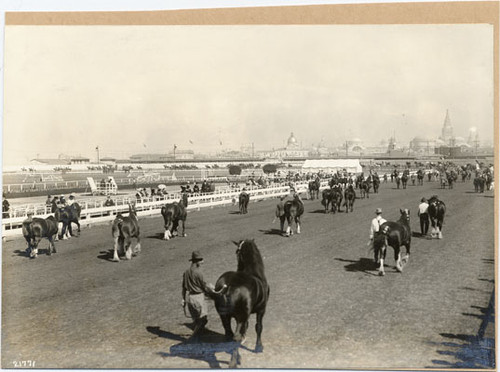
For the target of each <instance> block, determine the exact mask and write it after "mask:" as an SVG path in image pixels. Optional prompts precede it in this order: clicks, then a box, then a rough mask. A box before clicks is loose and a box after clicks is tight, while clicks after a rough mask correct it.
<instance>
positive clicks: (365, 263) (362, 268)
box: [335, 257, 378, 276]
mask: <svg viewBox="0 0 500 372" xmlns="http://www.w3.org/2000/svg"><path fill="white" fill-rule="evenodd" d="M335 260H337V261H340V262H349V264H347V265H345V266H344V268H345V270H346V271H351V272H364V273H365V274H367V275H374V276H378V272H377V273H375V272H373V271H376V270H377V269H378V265H377V264H376V263H375V262H374V261H373V260H372V259H370V258H364V257H362V258H360V259H359V260H358V261H354V260H345V259H343V258H336V259H335Z"/></svg>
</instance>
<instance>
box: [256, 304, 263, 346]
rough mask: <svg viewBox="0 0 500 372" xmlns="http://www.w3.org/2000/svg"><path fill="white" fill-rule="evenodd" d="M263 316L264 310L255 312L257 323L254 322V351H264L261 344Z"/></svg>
mask: <svg viewBox="0 0 500 372" xmlns="http://www.w3.org/2000/svg"><path fill="white" fill-rule="evenodd" d="M263 318H264V312H260V313H257V323H255V332H256V333H257V342H256V343H255V352H256V353H262V352H263V351H264V346H262V340H261V338H260V337H261V334H262V328H263V327H262V319H263Z"/></svg>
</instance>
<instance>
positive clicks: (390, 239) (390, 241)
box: [373, 209, 411, 276]
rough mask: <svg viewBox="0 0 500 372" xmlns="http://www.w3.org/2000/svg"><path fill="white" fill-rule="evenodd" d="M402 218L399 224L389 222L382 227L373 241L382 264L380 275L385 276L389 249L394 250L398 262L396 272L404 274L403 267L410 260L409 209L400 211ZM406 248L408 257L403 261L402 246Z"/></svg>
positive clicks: (376, 254)
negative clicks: (389, 247)
mask: <svg viewBox="0 0 500 372" xmlns="http://www.w3.org/2000/svg"><path fill="white" fill-rule="evenodd" d="M399 211H400V213H401V217H400V218H399V220H398V221H397V222H392V221H387V222H384V223H383V224H382V225H381V226H380V230H379V232H378V233H376V234H375V236H374V239H373V249H374V250H375V257H377V259H378V261H379V262H380V267H379V269H378V270H379V275H381V276H383V275H385V271H384V260H385V255H386V253H387V247H388V246H391V247H392V248H394V260H395V261H396V270H397V271H399V272H403V267H404V265H406V264H407V263H408V260H409V259H410V244H411V227H410V211H409V210H408V209H403V210H401V209H400V210H399ZM403 245H404V246H405V247H406V256H405V257H404V258H403V259H401V246H403Z"/></svg>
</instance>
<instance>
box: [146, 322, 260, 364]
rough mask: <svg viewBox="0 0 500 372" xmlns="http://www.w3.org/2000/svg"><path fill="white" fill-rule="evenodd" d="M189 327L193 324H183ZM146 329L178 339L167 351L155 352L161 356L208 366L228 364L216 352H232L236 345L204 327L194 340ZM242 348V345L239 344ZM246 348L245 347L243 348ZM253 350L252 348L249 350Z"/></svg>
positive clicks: (159, 335) (163, 336) (174, 339)
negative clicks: (200, 362)
mask: <svg viewBox="0 0 500 372" xmlns="http://www.w3.org/2000/svg"><path fill="white" fill-rule="evenodd" d="M185 325H186V326H187V327H189V328H190V329H193V328H194V325H193V324H187V323H186V324H185ZM146 329H147V331H148V332H150V333H152V334H154V335H157V336H158V337H162V338H167V339H169V340H173V341H180V342H179V343H178V344H176V345H173V346H171V347H170V350H169V352H163V351H160V352H157V354H158V355H160V356H162V357H163V358H169V357H180V358H186V359H194V360H200V361H204V362H207V363H208V365H209V367H210V368H221V364H229V362H228V361H221V360H218V359H217V356H216V353H222V352H224V353H228V354H232V353H233V351H234V349H235V348H237V347H238V344H237V343H236V342H232V341H230V342H228V341H226V337H225V336H224V335H222V334H220V333H217V332H214V331H211V330H209V329H205V330H203V331H202V332H201V334H200V335H199V337H198V339H197V340H196V342H194V341H193V340H191V339H190V338H186V337H183V336H181V335H178V334H175V333H171V332H169V331H164V330H162V329H160V327H150V326H149V327H146ZM240 347H242V348H243V346H240ZM245 349H247V348H245ZM250 351H253V350H250Z"/></svg>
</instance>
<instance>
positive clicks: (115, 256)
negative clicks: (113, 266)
mask: <svg viewBox="0 0 500 372" xmlns="http://www.w3.org/2000/svg"><path fill="white" fill-rule="evenodd" d="M119 245H120V236H119V235H116V236H114V246H113V249H114V251H113V261H115V262H120V258H119V257H118V247H119Z"/></svg>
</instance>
